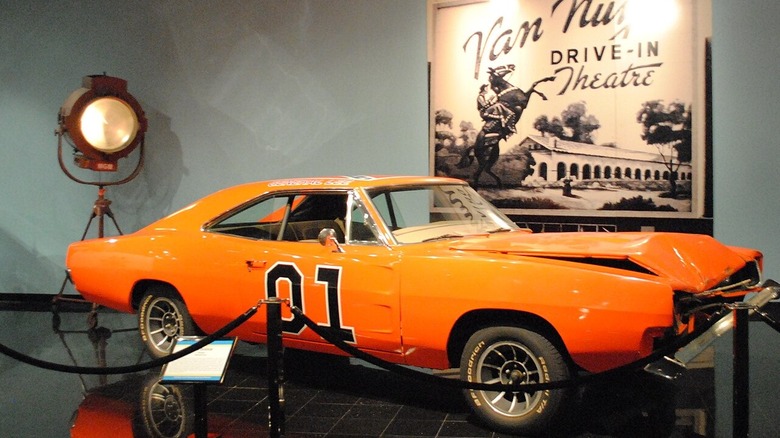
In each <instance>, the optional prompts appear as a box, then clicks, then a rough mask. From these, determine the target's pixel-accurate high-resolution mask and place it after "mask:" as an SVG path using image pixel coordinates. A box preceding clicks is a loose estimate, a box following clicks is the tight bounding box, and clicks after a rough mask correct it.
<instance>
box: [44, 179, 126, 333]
mask: <svg viewBox="0 0 780 438" xmlns="http://www.w3.org/2000/svg"><path fill="white" fill-rule="evenodd" d="M106 216H108V218H109V219H111V222H112V223H113V224H114V228H116V230H117V232H118V233H119V234H120V235H121V234H122V230H121V229H120V228H119V224H117V222H116V218H115V217H114V212H112V211H111V201H110V200H109V199H107V198H106V188H105V187H104V186H102V185H99V186H98V197H97V199H96V200H95V204H94V205H93V206H92V213H91V214H90V216H89V221H87V226H86V228H84V233H83V234H82V235H81V240H82V241H83V240H84V239H86V238H87V233H88V232H89V228H90V227H91V226H92V221H93V220H95V218H97V220H98V238H103V237H104V235H105V217H106ZM68 283H71V284H73V280H72V279H71V278H70V272H67V271H66V272H65V279H64V280H62V285H61V286H60V291H59V292H58V293H57V295H55V296H54V298H52V305H53V306H54V307H55V308H56V305H57V304H58V303H59V302H60V301H70V302H77V303H86V302H87V301H86V300H84V299H83V298H70V297H65V296H63V292H64V291H65V286H66V285H67V284H68ZM97 308H98V305H97V304H92V310H91V311H90V312H89V315H88V316H87V324H88V325H89V327H92V328H94V327H96V326H97Z"/></svg>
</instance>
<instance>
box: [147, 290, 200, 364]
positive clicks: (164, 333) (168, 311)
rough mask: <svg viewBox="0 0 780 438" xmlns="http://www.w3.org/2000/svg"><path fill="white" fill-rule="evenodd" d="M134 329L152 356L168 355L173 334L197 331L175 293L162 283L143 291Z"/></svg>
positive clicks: (175, 336)
mask: <svg viewBox="0 0 780 438" xmlns="http://www.w3.org/2000/svg"><path fill="white" fill-rule="evenodd" d="M138 330H139V331H140V333H141V340H142V341H143V343H144V345H145V346H146V349H147V350H148V351H149V354H150V355H151V356H152V357H155V358H159V357H164V356H167V355H168V354H170V353H171V349H172V348H173V341H174V340H175V339H176V338H177V337H179V336H193V335H197V334H199V330H198V328H197V327H196V326H195V323H194V322H193V321H192V317H191V316H190V313H189V311H188V310H187V306H185V305H184V302H182V300H181V298H180V297H179V295H178V294H177V293H176V292H175V291H174V290H173V289H172V288H171V287H168V286H163V285H155V286H152V287H150V288H149V290H147V291H146V294H145V295H144V297H143V299H142V300H141V306H140V308H139V309H138Z"/></svg>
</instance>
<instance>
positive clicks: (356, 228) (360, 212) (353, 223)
mask: <svg viewBox="0 0 780 438" xmlns="http://www.w3.org/2000/svg"><path fill="white" fill-rule="evenodd" d="M350 208H351V210H352V211H351V212H350V229H349V242H350V243H358V244H360V243H379V240H378V239H377V237H376V234H375V233H374V230H373V229H372V227H371V225H370V218H369V215H368V213H366V211H365V210H364V209H363V208H362V207H361V206H360V205H359V204H357V203H356V202H351V203H350Z"/></svg>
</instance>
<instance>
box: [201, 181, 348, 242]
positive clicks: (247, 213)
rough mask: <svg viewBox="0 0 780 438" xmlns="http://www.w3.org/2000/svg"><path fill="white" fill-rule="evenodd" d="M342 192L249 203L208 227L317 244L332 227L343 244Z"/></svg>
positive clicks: (276, 198) (251, 236) (242, 235)
mask: <svg viewBox="0 0 780 438" xmlns="http://www.w3.org/2000/svg"><path fill="white" fill-rule="evenodd" d="M346 200H347V195H346V194H345V193H317V194H297V195H294V194H287V195H282V196H277V197H273V198H268V199H265V200H262V201H260V202H258V203H256V204H252V205H250V206H248V207H246V208H244V209H242V210H240V211H238V212H236V213H234V214H233V215H231V216H229V217H227V218H226V219H223V220H222V221H220V222H218V223H217V224H215V225H213V226H211V227H210V228H209V231H213V232H218V233H225V234H231V235H235V236H241V237H248V238H253V239H260V240H284V241H291V242H300V241H311V242H316V240H317V236H318V235H319V232H320V230H322V229H323V228H333V229H334V230H336V236H337V238H338V239H339V241H340V242H342V243H343V242H344V226H345V218H346V213H347V207H346Z"/></svg>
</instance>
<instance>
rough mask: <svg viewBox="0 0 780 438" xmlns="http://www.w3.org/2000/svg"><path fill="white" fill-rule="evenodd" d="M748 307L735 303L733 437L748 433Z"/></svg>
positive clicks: (743, 435) (745, 435)
mask: <svg viewBox="0 0 780 438" xmlns="http://www.w3.org/2000/svg"><path fill="white" fill-rule="evenodd" d="M749 310H750V306H749V305H747V304H745V303H735V304H734V307H733V312H734V358H733V360H734V382H733V385H734V400H733V415H734V418H733V419H732V426H733V434H732V436H734V437H747V436H749V433H750V406H749V402H750V347H749V345H748V335H749V330H748V324H749V321H750V313H749Z"/></svg>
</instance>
